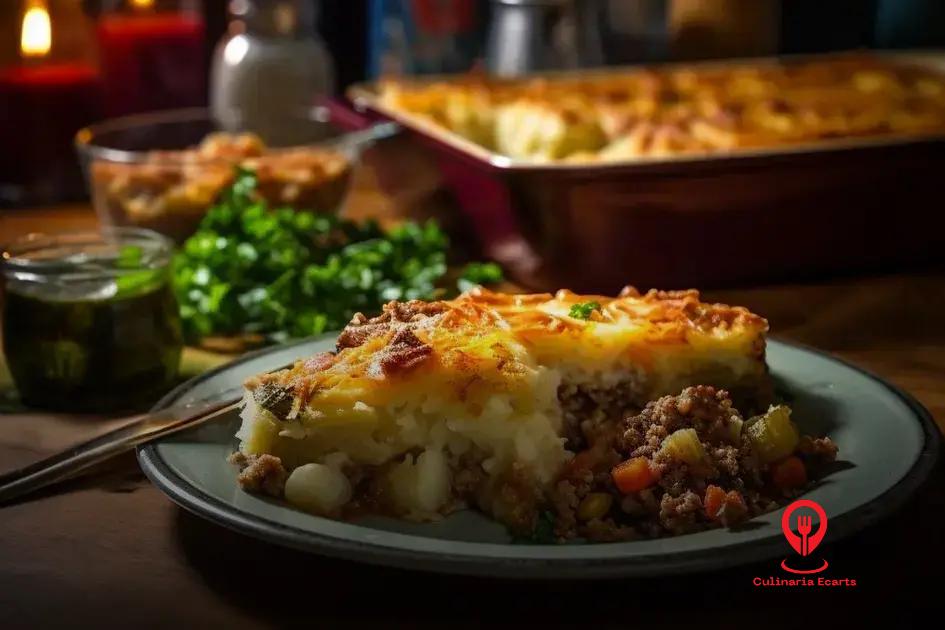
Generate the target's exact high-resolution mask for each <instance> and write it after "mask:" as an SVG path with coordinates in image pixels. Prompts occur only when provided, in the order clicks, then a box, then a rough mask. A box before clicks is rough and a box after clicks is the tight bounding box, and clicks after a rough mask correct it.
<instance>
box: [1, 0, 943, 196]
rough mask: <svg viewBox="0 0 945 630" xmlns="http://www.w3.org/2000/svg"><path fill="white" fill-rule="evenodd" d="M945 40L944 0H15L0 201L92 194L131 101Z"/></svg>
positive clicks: (337, 90)
mask: <svg viewBox="0 0 945 630" xmlns="http://www.w3.org/2000/svg"><path fill="white" fill-rule="evenodd" d="M240 34H243V35H246V37H245V38H238V37H237V36H238V35H240ZM234 38H236V39H237V42H236V44H234V45H233V46H230V48H229V49H227V48H226V46H227V43H228V42H230V41H231V40H233V39H234ZM247 42H252V44H249V45H247ZM943 43H945V6H943V5H942V3H940V2H936V1H934V0H836V1H834V2H829V3H824V2H817V1H815V0H792V1H791V2H780V1H779V0H756V1H750V0H574V1H569V2H557V1H552V2H547V1H545V2H541V1H538V2H535V1H534V0H531V1H527V0H522V1H516V0H508V1H503V0H364V1H359V2H349V1H345V0H8V1H6V2H4V3H3V6H2V7H0V46H2V48H0V68H2V69H3V70H2V72H0V116H2V118H3V120H4V121H5V124H4V127H3V131H2V133H3V143H4V146H5V147H6V150H5V151H4V152H3V153H2V156H0V160H2V162H0V207H11V206H23V205H33V204H42V203H49V202H55V201H62V200H74V199H81V198H83V197H84V196H85V195H86V194H87V193H86V187H85V186H84V184H83V182H82V179H81V176H80V174H79V171H78V162H77V160H76V157H75V155H74V154H73V152H72V150H71V145H72V135H73V134H74V133H75V132H76V131H77V130H78V129H79V128H80V127H82V126H84V125H86V124H89V123H92V122H95V121H98V120H101V119H104V118H111V117H115V116H120V115H126V114H133V113H139V112H149V111H155V110H166V109H174V108H182V107H193V106H205V105H207V104H208V103H214V104H215V105H216V106H217V107H218V109H219V108H223V107H224V106H232V107H234V108H239V109H242V110H246V109H252V108H254V107H255V108H257V109H258V108H259V107H260V106H259V105H258V104H257V103H255V102H254V101H255V100H257V95H258V94H265V95H266V98H265V99H264V100H265V101H267V104H266V105H265V107H268V108H270V109H280V108H281V109H283V110H284V109H285V108H286V107H287V106H286V105H285V103H286V101H287V100H288V99H290V98H303V97H304V98H308V97H312V98H315V97H317V96H324V95H331V94H342V93H343V92H344V90H345V89H346V88H347V87H349V86H350V85H351V84H353V83H356V82H359V81H363V80H366V79H373V78H376V77H378V76H381V75H419V74H431V73H433V74H443V73H457V72H464V71H468V70H470V69H476V68H480V69H482V68H485V69H487V70H488V71H489V72H492V73H494V74H499V75H505V76H508V75H520V74H524V73H527V72H532V71H538V70H544V69H550V68H568V67H587V66H601V65H617V64H620V65H625V64H636V63H652V62H659V61H683V60H695V59H707V58H722V57H747V56H765V55H776V54H796V53H818V52H828V51H839V50H855V49H864V48H879V49H896V48H928V47H935V46H941V45H942V44H943ZM244 48H245V49H246V50H243V49H244ZM240 51H243V55H242V56H240V55H239V54H238V53H239V52H240ZM224 52H227V54H224ZM267 64H269V66H267ZM270 66H271V67H275V68H278V70H276V71H274V73H273V74H275V75H277V76H270V74H269V73H267V72H266V71H265V70H263V68H265V67H270ZM214 68H216V72H215V73H214V72H213V70H214ZM300 68H301V70H300ZM287 77H288V78H287ZM283 78H287V80H286V81H283V80H282V79H283ZM267 81H268V83H267ZM270 84H272V85H277V86H278V88H277V90H279V91H277V92H271V91H269V85H270ZM287 84H292V85H287ZM241 86H244V87H241ZM245 86H251V87H245ZM286 90H289V91H292V92H293V94H292V95H289V94H288V93H286Z"/></svg>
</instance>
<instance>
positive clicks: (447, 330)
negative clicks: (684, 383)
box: [246, 287, 768, 412]
mask: <svg viewBox="0 0 945 630" xmlns="http://www.w3.org/2000/svg"><path fill="white" fill-rule="evenodd" d="M587 303H595V304H597V305H599V307H600V308H599V309H598V308H594V309H592V310H591V311H590V313H589V316H588V319H586V320H584V319H579V318H576V317H572V316H571V315H570V314H569V313H570V310H571V307H573V306H574V305H578V304H587ZM767 328H768V325H767V322H766V321H765V320H764V318H762V317H760V316H758V315H755V314H754V313H751V312H750V311H749V310H748V309H745V308H743V307H740V306H727V305H724V304H707V303H704V302H701V301H700V300H699V292H698V291H695V290H688V291H656V290H651V291H649V292H648V293H646V294H643V295H641V294H640V293H639V292H638V291H637V290H636V289H634V288H633V287H627V288H625V289H624V290H623V291H622V292H621V294H620V295H619V296H618V297H616V298H611V297H605V296H598V295H578V294H576V293H573V292H571V291H568V290H561V291H558V292H557V293H556V294H555V295H551V294H548V293H539V294H531V295H514V294H505V293H497V292H493V291H489V290H487V289H483V288H476V289H474V290H472V291H470V292H468V293H465V294H463V295H461V296H459V297H458V298H456V299H454V300H450V301H437V302H422V301H418V300H414V301H410V302H390V303H388V304H387V305H385V306H384V310H383V312H382V313H381V314H380V315H379V316H377V317H374V318H371V319H368V318H367V317H365V316H364V315H362V314H360V313H358V314H357V315H355V317H354V318H353V319H352V321H351V323H349V324H348V326H347V327H346V328H345V330H344V331H342V333H341V335H340V336H339V338H338V342H337V348H338V352H337V353H334V354H332V353H324V354H320V355H316V356H315V357H312V358H310V359H308V360H306V361H299V362H298V363H296V364H295V366H294V367H293V368H291V369H289V370H283V371H280V372H275V373H271V374H264V375H260V376H256V377H253V378H251V379H249V380H248V381H247V382H246V386H247V388H248V389H250V390H255V389H258V388H259V387H261V386H263V385H265V384H276V385H278V386H279V387H281V388H288V389H291V391H292V395H293V398H294V399H296V400H297V401H299V402H297V403H296V412H298V410H299V409H300V408H301V406H304V405H305V404H306V403H307V402H317V401H318V399H324V398H326V397H329V396H330V392H329V391H328V390H331V389H335V390H339V389H341V390H345V389H348V388H349V387H350V388H353V390H355V391H357V392H358V395H359V396H360V398H358V400H361V401H362V402H367V403H369V404H378V403H382V402H386V396H384V395H382V391H384V390H388V389H390V388H392V387H397V388H401V389H402V388H404V387H408V386H415V387H421V388H422V387H426V386H443V385H448V386H449V390H451V391H453V393H454V395H455V398H456V400H458V401H462V400H465V399H467V398H468V397H469V394H470V391H471V389H482V390H483V393H484V394H487V393H488V391H489V388H491V387H500V388H501V389H502V390H507V389H508V388H509V387H510V386H511V384H512V383H514V382H515V381H516V379H517V377H519V376H521V374H522V373H523V371H524V370H525V369H526V368H534V367H535V366H538V365H541V366H546V367H548V366H554V367H560V368H568V367H575V368H578V369H580V368H581V367H584V366H582V365H581V364H584V365H585V366H587V367H590V368H594V367H595V366H597V367H604V368H610V367H611V366H612V365H618V364H621V363H624V362H626V363H628V364H633V366H634V367H636V368H643V369H648V368H653V367H654V365H655V363H656V362H658V361H660V360H662V361H664V362H665V360H666V359H667V357H671V356H672V355H674V354H677V353H678V354H679V356H680V357H685V361H686V362H687V363H688V362H691V358H692V357H693V356H696V355H706V356H708V354H709V353H715V358H714V359H713V361H715V360H719V361H724V360H725V358H726V357H725V354H719V353H720V352H722V351H724V353H730V354H731V356H732V357H734V358H737V359H738V360H740V361H742V360H744V361H747V362H748V364H749V365H750V366H753V367H754V368H756V374H755V375H756V376H757V375H758V374H760V373H762V372H763V361H764V336H765V333H766V331H767ZM680 360H681V361H682V360H683V359H682V358H681V359H680ZM592 364H593V365H592ZM665 369H667V370H669V371H672V370H674V369H675V370H678V371H679V372H680V373H683V372H685V371H686V370H687V369H688V368H687V367H685V366H684V365H680V366H678V367H676V366H671V365H670V366H666V367H665ZM444 375H446V377H445V378H444ZM669 391H672V388H670V389H669ZM652 394H653V392H646V393H645V395H652Z"/></svg>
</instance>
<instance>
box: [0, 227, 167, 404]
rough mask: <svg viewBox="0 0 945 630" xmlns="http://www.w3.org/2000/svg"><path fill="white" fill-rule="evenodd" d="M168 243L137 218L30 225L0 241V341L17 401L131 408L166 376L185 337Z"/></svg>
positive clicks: (147, 399) (162, 385) (152, 395)
mask: <svg viewBox="0 0 945 630" xmlns="http://www.w3.org/2000/svg"><path fill="white" fill-rule="evenodd" d="M172 251H173V250H172V244H171V241H170V240H169V239H167V238H165V237H164V236H161V235H160V234H157V233H156V232H152V231H150V230H143V229H137V228H110V229H107V230H105V231H102V232H78V233H68V234H65V233H64V234H56V235H44V234H31V235H28V236H26V237H24V238H22V239H20V240H17V241H15V242H13V243H11V244H10V245H8V246H6V247H5V248H4V251H3V253H2V260H0V271H2V275H3V280H4V289H5V296H4V300H3V345H4V352H5V355H6V358H7V362H8V365H9V369H10V372H11V373H12V375H13V380H14V382H15V383H16V387H17V390H18V391H19V394H20V397H21V399H22V400H23V402H25V403H26V404H28V405H31V406H37V407H44V408H50V409H57V410H63V411H110V410H117V409H133V408H140V407H142V406H146V405H147V404H148V403H151V402H153V401H154V400H155V399H156V398H157V397H158V396H160V395H161V394H162V393H163V392H165V391H166V390H167V389H168V388H169V387H170V386H171V385H172V384H173V383H174V381H175V379H176V377H177V371H178V364H179V361H180V354H181V349H182V346H183V341H182V335H181V325H180V313H179V312H178V309H177V302H176V300H175V298H174V293H173V290H172V287H171V283H170V280H171V277H170V276H171V270H170V262H171V255H172Z"/></svg>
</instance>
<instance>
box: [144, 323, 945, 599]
mask: <svg viewBox="0 0 945 630" xmlns="http://www.w3.org/2000/svg"><path fill="white" fill-rule="evenodd" d="M335 336H336V335H335V334H334V333H326V334H323V335H318V336H316V337H310V338H306V339H302V340H299V341H296V342H292V343H289V344H283V345H279V346H274V347H269V348H262V349H260V350H256V351H253V352H250V353H247V354H244V355H242V356H240V357H238V358H236V359H234V360H233V361H230V362H227V363H225V364H222V365H220V366H217V367H215V368H213V369H211V370H209V371H207V372H204V373H202V374H199V375H197V376H195V377H193V378H191V379H189V380H187V381H185V382H184V383H181V384H180V385H178V386H177V387H175V388H174V389H172V390H171V391H170V392H168V393H167V394H165V395H164V396H163V397H162V398H161V399H160V400H159V401H158V402H157V403H156V404H155V405H154V407H153V409H152V411H158V410H160V409H164V408H166V407H168V406H170V405H171V404H172V403H173V402H174V401H175V400H178V399H180V398H181V397H183V396H184V395H185V394H186V393H187V392H188V391H190V390H191V389H192V388H193V387H194V386H195V385H197V384H198V383H200V382H202V381H205V380H207V379H210V378H212V377H214V376H216V375H218V374H220V373H221V372H224V371H227V370H230V369H232V368H233V367H235V366H237V365H240V364H242V363H246V362H248V361H252V360H255V359H256V358H259V357H261V356H265V355H266V354H269V353H272V352H275V351H278V350H286V349H290V348H292V347H295V346H302V345H309V344H311V343H314V342H318V341H321V340H324V339H328V338H333V337H335ZM768 341H769V342H774V343H775V344H778V345H783V346H787V347H789V348H794V349H796V350H801V351H802V352H805V353H810V354H814V355H817V356H819V357H821V358H823V359H826V360H827V361H829V362H832V363H835V364H838V365H839V366H841V367H844V368H848V369H851V370H853V371H855V372H858V373H859V374H861V375H863V376H865V377H867V378H868V379H869V380H871V381H873V382H874V383H875V384H877V385H879V386H880V387H881V388H883V389H884V390H886V391H887V392H888V393H889V394H891V395H892V396H893V397H895V398H898V399H899V400H900V401H901V402H902V403H903V404H904V405H905V406H906V407H907V408H908V409H909V411H911V412H912V416H913V419H914V420H916V421H917V422H918V423H919V425H920V426H921V428H922V434H923V444H922V448H921V450H920V451H919V453H918V455H917V457H916V459H915V461H914V462H913V463H912V466H911V467H910V468H909V470H908V471H907V472H906V473H905V475H904V476H903V477H902V478H901V479H900V480H899V481H897V482H896V483H895V484H894V485H893V486H891V487H890V488H888V489H887V490H886V491H885V492H883V493H882V494H881V495H879V496H877V497H875V498H874V499H872V500H870V501H868V502H866V503H863V504H861V505H859V506H857V507H855V508H854V509H852V510H850V511H848V512H846V513H844V514H841V515H839V516H837V517H834V518H831V520H830V534H831V535H830V542H831V543H835V542H837V541H839V540H841V539H843V538H846V537H847V536H849V535H851V534H854V533H856V532H858V531H860V530H862V529H864V528H866V527H868V526H869V525H872V524H874V523H875V522H877V521H879V520H880V519H883V518H885V517H886V516H888V515H890V514H891V513H893V512H895V511H896V510H898V509H899V508H900V507H901V506H902V505H903V504H904V503H905V502H906V501H907V500H908V499H909V498H910V497H912V495H913V494H915V492H916V491H917V490H918V489H919V488H920V487H921V486H922V485H923V484H924V483H925V482H926V481H927V480H928V478H929V475H930V473H931V471H932V470H933V469H934V467H935V464H936V462H937V461H938V458H939V457H940V453H941V445H942V435H941V431H940V430H939V428H938V425H937V424H936V423H935V420H934V419H933V417H932V414H931V413H930V412H929V411H928V410H927V409H926V408H925V407H924V406H923V405H922V404H921V403H920V402H919V401H918V400H917V399H916V398H915V397H914V396H913V395H912V394H910V393H909V392H907V391H905V390H904V389H902V388H901V387H899V386H897V385H895V384H893V383H890V382H889V381H887V380H885V379H883V378H882V377H880V376H878V375H876V374H875V373H873V372H871V371H869V370H866V369H864V368H862V367H860V366H857V365H855V364H853V363H851V362H849V361H847V360H846V359H842V358H840V357H837V356H834V355H832V354H830V353H828V352H825V351H823V350H820V349H818V348H814V347H812V346H809V345H806V344H802V343H797V342H794V341H787V340H784V339H781V338H779V337H777V336H769V337H768ZM158 443H159V442H153V443H148V444H145V445H142V446H139V447H138V448H137V457H138V463H139V464H140V466H141V469H142V471H143V472H144V474H145V475H146V476H147V477H148V479H149V480H150V481H151V482H152V483H153V484H154V485H155V486H156V487H157V488H158V489H159V490H160V491H161V492H163V493H164V494H165V495H167V496H168V498H170V499H171V500H172V501H173V502H174V503H176V504H177V505H179V506H180V507H182V508H184V509H186V510H187V511H189V512H191V513H193V514H195V515H197V516H200V517H202V518H206V519H208V520H210V521H211V522H213V523H216V524H218V525H222V526H224V527H226V528H228V529H231V530H234V531H237V532H239V533H242V534H246V535H249V536H252V537H255V538H258V539H261V540H263V541H266V542H268V543H273V544H278V545H282V546H287V547H290V548H293V549H297V550H300V551H304V552H307V553H314V554H318V555H323V556H328V557H333V558H340V559H345V560H351V561H357V562H363V563H368V564H373V565H381V566H387V567H395V568H401V569H409V570H419V571H424V572H434V573H448V574H458V575H475V576H489V577H502V578H523V579H535V578H538V579H545V580H554V579H572V578H613V577H632V576H655V575H672V574H680V573H697V572H704V571H712V570H719V569H723V568H729V567H732V566H736V565H742V564H747V563H750V562H755V561H760V560H765V559H770V558H773V557H776V556H777V555H780V553H782V552H783V547H784V544H783V542H782V541H781V540H780V539H779V538H771V539H768V540H755V541H746V542H743V543H737V544H734V545H731V546H729V547H725V553H719V549H718V548H709V549H704V550H696V551H685V552H681V553H680V554H678V556H671V555H665V554H658V553H657V554H648V555H643V556H634V557H632V558H627V557H623V556H620V555H617V556H616V557H606V558H581V557H575V558H516V559H510V558H504V557H499V556H494V555H475V554H467V553H438V552H429V551H424V550H417V549H404V548H399V547H391V546H387V545H383V544H375V543H369V542H363V541H353V540H349V539H346V538H341V537H336V536H331V535H327V534H324V533H320V532H314V531H310V530H305V529H301V528H298V527H294V526H291V525H286V524H284V523H280V522H278V521H274V520H269V519H267V518H264V517H261V516H258V515H254V514H252V513H250V512H247V511H245V510H242V509H239V508H238V507H236V506H234V505H231V504H229V503H227V502H225V501H222V500H220V499H217V498H215V497H213V496H211V495H209V494H207V493H206V492H204V491H203V490H202V489H201V488H199V487H197V486H194V485H192V484H191V483H190V482H188V481H187V480H186V479H184V478H183V477H181V476H180V475H178V474H177V473H176V472H174V471H173V470H172V469H171V467H170V466H169V465H168V464H167V462H166V461H165V460H164V459H163V458H162V457H161V455H160V454H159V453H158V449H157V448H156V446H157V444H158ZM421 538H422V537H421ZM465 544H475V543H465ZM597 544H604V545H615V546H619V545H626V544H628V543H626V542H623V543H597Z"/></svg>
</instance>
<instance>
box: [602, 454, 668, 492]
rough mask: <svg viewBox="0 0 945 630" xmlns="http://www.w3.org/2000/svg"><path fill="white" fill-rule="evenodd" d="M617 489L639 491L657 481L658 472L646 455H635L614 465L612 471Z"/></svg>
mask: <svg viewBox="0 0 945 630" xmlns="http://www.w3.org/2000/svg"><path fill="white" fill-rule="evenodd" d="M610 475H611V477H613V479H614V484H615V485H616V486H617V489H618V490H620V491H621V492H622V493H624V494H629V493H631V492H639V491H640V490H645V489H646V488H649V487H650V486H652V485H653V484H654V483H656V479H657V476H656V473H655V472H654V471H653V469H652V468H650V462H649V461H648V460H647V459H646V458H645V457H634V458H631V459H628V460H627V461H625V462H621V463H619V464H617V465H616V466H614V468H613V470H611V471H610Z"/></svg>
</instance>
